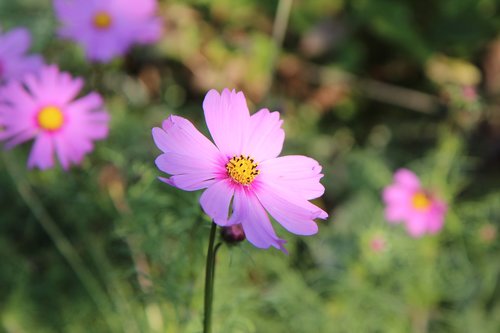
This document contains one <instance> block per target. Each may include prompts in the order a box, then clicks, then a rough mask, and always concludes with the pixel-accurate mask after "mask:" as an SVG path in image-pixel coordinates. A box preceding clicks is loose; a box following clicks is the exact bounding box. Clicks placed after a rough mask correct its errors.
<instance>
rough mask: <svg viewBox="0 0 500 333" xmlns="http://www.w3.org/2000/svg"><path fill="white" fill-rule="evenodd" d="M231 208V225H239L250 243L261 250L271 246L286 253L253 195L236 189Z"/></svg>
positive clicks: (282, 241)
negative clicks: (232, 209)
mask: <svg viewBox="0 0 500 333" xmlns="http://www.w3.org/2000/svg"><path fill="white" fill-rule="evenodd" d="M233 208H234V213H233V216H232V219H231V224H236V223H241V226H242V227H243V231H244V232H245V236H246V237H247V239H248V241H249V242H250V243H252V244H253V245H255V246H256V247H258V248H262V249H267V248H269V247H271V246H273V247H275V248H277V249H279V250H281V251H283V252H285V253H287V252H286V249H285V248H284V244H285V241H284V240H283V239H280V238H279V237H278V236H277V235H276V233H275V231H274V229H273V226H272V225H271V221H269V217H268V216H267V213H266V211H265V210H264V208H263V207H262V205H261V204H260V202H259V200H258V199H257V197H256V196H255V195H254V194H253V193H251V192H250V191H246V190H245V189H244V188H241V187H240V188H237V189H236V191H235V195H234V202H233Z"/></svg>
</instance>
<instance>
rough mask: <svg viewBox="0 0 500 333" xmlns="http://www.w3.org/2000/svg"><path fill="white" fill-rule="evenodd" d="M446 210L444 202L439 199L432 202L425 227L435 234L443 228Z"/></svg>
mask: <svg viewBox="0 0 500 333" xmlns="http://www.w3.org/2000/svg"><path fill="white" fill-rule="evenodd" d="M446 211H447V207H446V204H445V203H444V202H442V201H440V200H436V201H435V202H434V204H433V206H432V207H431V210H430V211H429V213H428V216H427V218H428V221H427V228H428V231H429V233H431V234H435V233H437V232H439V231H440V230H441V229H442V228H443V225H444V215H445V214H446Z"/></svg>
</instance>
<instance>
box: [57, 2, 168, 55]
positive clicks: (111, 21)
mask: <svg viewBox="0 0 500 333" xmlns="http://www.w3.org/2000/svg"><path fill="white" fill-rule="evenodd" d="M54 7H55V11H56V15H57V17H58V19H59V20H60V21H61V23H62V27H61V28H60V30H59V35H60V36H61V37H63V38H68V39H72V40H74V41H76V42H78V43H80V44H81V45H82V46H83V48H84V49H85V53H86V56H87V58H88V59H89V60H92V61H98V62H108V61H110V60H111V59H113V58H114V57H117V56H120V55H123V54H125V53H126V52H127V51H128V49H129V48H130V47H131V46H132V45H133V44H135V43H140V44H149V43H154V42H155V41H157V40H158V39H159V38H160V36H161V32H162V23H161V20H160V18H159V17H157V16H155V12H156V9H157V2H156V0H107V1H103V0H54Z"/></svg>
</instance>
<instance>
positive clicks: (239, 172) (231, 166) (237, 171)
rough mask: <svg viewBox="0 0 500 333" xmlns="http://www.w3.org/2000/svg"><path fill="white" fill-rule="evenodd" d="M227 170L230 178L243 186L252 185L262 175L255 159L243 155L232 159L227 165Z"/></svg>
mask: <svg viewBox="0 0 500 333" xmlns="http://www.w3.org/2000/svg"><path fill="white" fill-rule="evenodd" d="M226 170H227V174H228V176H229V177H231V178H232V179H233V180H234V181H235V182H237V183H240V184H241V185H250V184H251V183H252V182H253V180H254V179H255V177H256V176H257V175H258V174H259V173H260V171H259V170H257V163H255V162H254V160H253V158H250V156H243V155H240V156H234V157H233V158H232V159H230V160H229V162H227V164H226Z"/></svg>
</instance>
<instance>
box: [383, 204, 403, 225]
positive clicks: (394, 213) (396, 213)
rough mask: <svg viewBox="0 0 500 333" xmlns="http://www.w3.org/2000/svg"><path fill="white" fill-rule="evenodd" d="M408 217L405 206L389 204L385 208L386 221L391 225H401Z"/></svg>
mask: <svg viewBox="0 0 500 333" xmlns="http://www.w3.org/2000/svg"><path fill="white" fill-rule="evenodd" d="M407 216H408V209H407V207H406V206H405V205H397V204H388V205H387V206H386V207H385V219H386V220H387V221H388V222H390V223H401V222H403V221H404V220H405V219H406V217H407Z"/></svg>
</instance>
